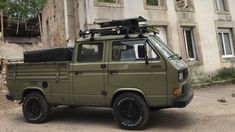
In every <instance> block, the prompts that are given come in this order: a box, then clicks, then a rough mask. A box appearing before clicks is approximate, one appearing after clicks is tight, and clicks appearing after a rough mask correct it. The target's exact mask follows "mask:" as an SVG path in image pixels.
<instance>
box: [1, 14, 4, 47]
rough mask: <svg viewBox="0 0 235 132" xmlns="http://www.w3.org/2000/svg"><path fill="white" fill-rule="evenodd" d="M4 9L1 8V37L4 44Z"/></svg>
mask: <svg viewBox="0 0 235 132" xmlns="http://www.w3.org/2000/svg"><path fill="white" fill-rule="evenodd" d="M3 15H4V14H3V10H1V38H2V40H1V41H2V44H3V43H4V17H3Z"/></svg>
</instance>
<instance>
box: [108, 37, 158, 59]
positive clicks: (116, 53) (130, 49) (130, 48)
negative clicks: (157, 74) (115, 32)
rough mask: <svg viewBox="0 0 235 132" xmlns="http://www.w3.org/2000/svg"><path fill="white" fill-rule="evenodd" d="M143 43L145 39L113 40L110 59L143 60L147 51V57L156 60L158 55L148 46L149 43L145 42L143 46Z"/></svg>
mask: <svg viewBox="0 0 235 132" xmlns="http://www.w3.org/2000/svg"><path fill="white" fill-rule="evenodd" d="M144 43H145V40H137V41H122V42H120V41H115V42H113V44H112V60H113V61H135V60H144V58H145V53H146V52H147V56H148V59H151V60H158V59H159V57H158V56H157V54H156V53H155V52H154V51H153V49H152V48H151V47H150V46H149V44H147V45H146V48H145V46H144ZM145 49H146V51H145Z"/></svg>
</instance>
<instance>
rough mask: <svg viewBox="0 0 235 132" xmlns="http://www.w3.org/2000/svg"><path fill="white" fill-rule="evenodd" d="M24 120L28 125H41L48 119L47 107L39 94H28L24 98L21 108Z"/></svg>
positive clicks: (48, 109)
mask: <svg viewBox="0 0 235 132" xmlns="http://www.w3.org/2000/svg"><path fill="white" fill-rule="evenodd" d="M22 109H23V114H24V118H25V120H26V121H27V122H30V123H43V122H45V121H46V120H47V119H48V115H49V111H50V108H49V105H48V103H47V101H46V99H45V98H44V97H43V96H42V95H41V94H40V93H36V92H34V93H30V94H28V95H27V96H26V97H25V100H24V103H23V106H22Z"/></svg>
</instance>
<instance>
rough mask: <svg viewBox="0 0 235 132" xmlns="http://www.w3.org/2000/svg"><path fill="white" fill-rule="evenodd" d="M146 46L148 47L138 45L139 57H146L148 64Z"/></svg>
mask: <svg viewBox="0 0 235 132" xmlns="http://www.w3.org/2000/svg"><path fill="white" fill-rule="evenodd" d="M145 47H146V46H145V45H139V46H138V57H139V58H144V60H145V63H146V64H148V56H147V51H146V48H145Z"/></svg>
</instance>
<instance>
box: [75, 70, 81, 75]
mask: <svg viewBox="0 0 235 132" xmlns="http://www.w3.org/2000/svg"><path fill="white" fill-rule="evenodd" d="M74 74H75V75H79V74H82V72H80V71H75V72H74Z"/></svg>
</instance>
